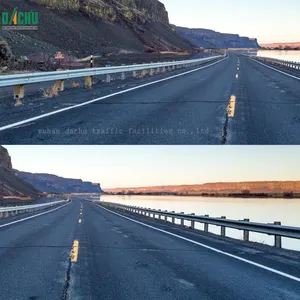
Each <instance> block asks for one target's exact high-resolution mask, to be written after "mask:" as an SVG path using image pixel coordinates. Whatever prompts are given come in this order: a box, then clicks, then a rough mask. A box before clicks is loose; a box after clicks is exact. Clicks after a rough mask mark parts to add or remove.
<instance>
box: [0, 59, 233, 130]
mask: <svg viewBox="0 0 300 300" xmlns="http://www.w3.org/2000/svg"><path fill="white" fill-rule="evenodd" d="M228 58H229V56H227V57H225V58H223V59H222V60H218V61H217V62H214V63H212V64H210V65H207V66H204V67H201V68H197V69H194V70H191V71H187V72H184V73H180V74H177V75H174V76H170V77H167V78H163V79H160V80H156V81H152V82H149V83H146V84H142V85H139V86H136V87H133V88H130V89H127V90H124V91H120V92H116V93H113V94H110V95H106V96H103V97H100V98H96V99H93V100H90V101H87V102H83V103H80V104H76V105H74V106H70V107H66V108H62V109H59V110H55V111H52V112H50V113H46V114H43V115H40V116H36V117H33V118H30V119H26V120H23V121H19V122H16V123H13V124H9V125H5V126H3V127H0V131H4V130H7V129H11V128H14V127H16V126H20V125H23V124H27V123H29V122H32V121H36V120H40V119H43V118H45V117H49V116H52V115H56V114H58V113H61V112H64V111H68V110H71V109H74V108H77V107H81V106H86V105H88V104H91V103H94V102H97V101H100V100H104V99H107V98H111V97H114V96H117V95H121V94H125V93H127V92H131V91H134V90H137V89H140V88H143V87H146V86H150V85H153V84H156V83H159V82H163V81H167V80H170V79H173V78H176V77H180V76H183V75H187V74H190V73H193V72H197V71H199V70H202V69H205V68H208V67H211V66H213V65H216V64H218V63H220V62H222V61H224V60H226V59H228Z"/></svg>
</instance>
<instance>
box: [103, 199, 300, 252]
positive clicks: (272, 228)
mask: <svg viewBox="0 0 300 300" xmlns="http://www.w3.org/2000/svg"><path fill="white" fill-rule="evenodd" d="M98 203H99V202H98ZM101 205H104V206H108V207H111V208H114V209H121V210H126V211H129V212H133V213H138V214H142V215H145V216H149V217H152V218H155V216H156V215H157V216H158V219H159V220H161V217H164V221H166V222H167V221H168V218H171V222H172V223H173V224H175V219H180V220H181V223H180V224H181V225H182V226H184V221H190V227H191V228H192V229H195V222H198V223H203V224H204V232H209V227H208V226H209V224H211V225H217V226H220V227H221V232H220V233H221V236H226V227H228V228H234V229H238V230H243V231H244V235H243V240H244V241H249V232H250V231H252V232H259V233H264V234H268V235H274V246H275V247H278V248H281V247H282V241H281V237H288V238H294V239H300V227H291V226H283V225H281V222H274V224H265V223H256V222H250V220H249V219H244V220H240V221H239V220H229V219H226V217H225V216H222V217H221V218H212V217H209V215H204V216H198V215H197V216H196V215H195V214H184V212H181V213H175V212H174V211H172V212H169V211H161V210H156V209H150V208H142V207H138V206H129V205H123V204H118V203H111V202H101Z"/></svg>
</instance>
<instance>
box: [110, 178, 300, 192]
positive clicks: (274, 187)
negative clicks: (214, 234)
mask: <svg viewBox="0 0 300 300" xmlns="http://www.w3.org/2000/svg"><path fill="white" fill-rule="evenodd" d="M124 191H125V192H128V191H132V192H135V193H180V194H182V193H183V194H188V195H193V194H202V193H208V194H212V193H215V194H234V193H241V192H242V191H249V192H250V193H270V194H272V193H274V194H276V193H279V194H283V193H285V192H293V193H300V181H253V182H251V181H250V182H218V183H205V184H196V185H170V186H152V187H140V188H116V189H105V192H112V193H119V192H124Z"/></svg>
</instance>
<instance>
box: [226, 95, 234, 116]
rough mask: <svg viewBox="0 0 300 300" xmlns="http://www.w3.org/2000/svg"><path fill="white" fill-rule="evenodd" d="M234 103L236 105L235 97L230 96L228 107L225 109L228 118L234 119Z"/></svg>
mask: <svg viewBox="0 0 300 300" xmlns="http://www.w3.org/2000/svg"><path fill="white" fill-rule="evenodd" d="M235 103H236V96H234V95H232V96H231V97H230V101H229V105H228V109H227V114H228V117H229V118H233V117H234V113H235Z"/></svg>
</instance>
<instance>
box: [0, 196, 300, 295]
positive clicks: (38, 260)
mask: <svg viewBox="0 0 300 300" xmlns="http://www.w3.org/2000/svg"><path fill="white" fill-rule="evenodd" d="M18 218H19V220H20V222H18V223H14V224H11V225H7V224H8V223H9V222H10V220H9V219H5V220H3V219H2V220H0V237H1V238H0V270H1V272H0V287H1V288H0V290H1V292H0V299H3V300H25V299H26V300H34V299H36V300H40V299H51V300H52V299H55V300H59V299H84V300H89V299H95V300H96V299H97V300H98V299H105V300H109V299H111V300H117V299H118V300H119V299H120V300H123V299H124V300H125V299H126V300H127V299H128V300H135V299H136V300H145V299H153V300H159V299H162V300H174V299H175V300H177V299H178V300H179V299H182V300H187V299H188V300H193V299H195V300H202V299H203V300H282V299H284V300H299V299H300V267H299V264H300V263H299V257H300V255H297V254H296V253H295V254H291V257H289V256H286V255H283V254H279V253H276V252H275V250H273V249H272V248H271V247H267V246H260V248H258V246H253V245H252V246H251V245H249V244H244V243H242V242H239V241H233V240H230V239H226V238H223V239H216V238H215V237H213V236H212V235H203V234H199V233H197V232H195V231H192V230H189V229H183V228H180V227H179V226H172V225H170V224H167V223H164V222H158V221H154V220H148V219H147V218H146V217H143V216H133V215H130V214H128V213H127V214H125V213H124V214H123V213H122V214H121V215H120V214H119V213H116V212H112V211H109V210H106V209H105V208H102V207H100V206H98V205H96V204H94V203H90V202H86V201H84V200H82V201H81V200H79V199H73V201H72V202H71V203H70V204H68V205H66V206H64V207H62V208H59V209H56V210H55V211H52V212H48V213H46V214H43V215H41V216H38V217H36V218H31V219H27V220H24V221H22V220H21V219H20V218H24V215H23V216H19V217H18ZM5 224H6V226H4V225H5ZM280 251H281V250H280ZM241 259H242V260H241Z"/></svg>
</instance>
